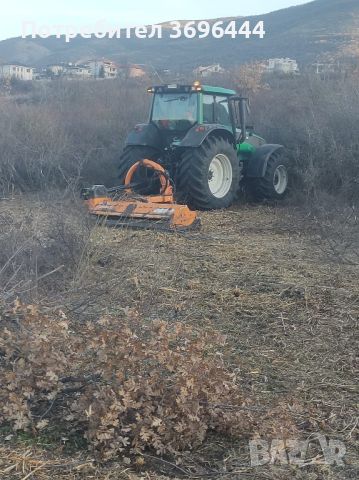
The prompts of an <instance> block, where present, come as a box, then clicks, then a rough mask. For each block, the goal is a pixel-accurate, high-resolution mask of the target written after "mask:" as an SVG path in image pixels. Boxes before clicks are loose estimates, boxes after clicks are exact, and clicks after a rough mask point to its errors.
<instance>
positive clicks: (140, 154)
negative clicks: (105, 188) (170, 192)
mask: <svg viewBox="0 0 359 480" xmlns="http://www.w3.org/2000/svg"><path fill="white" fill-rule="evenodd" d="M146 158H147V159H148V160H154V161H156V160H158V158H159V153H158V151H157V150H155V149H154V148H150V147H142V146H137V145H128V146H127V147H125V149H124V151H123V153H122V155H121V157H120V164H119V176H118V177H119V179H120V182H121V184H124V183H125V178H126V175H127V172H128V171H129V170H130V168H131V167H132V166H133V165H134V164H135V163H137V162H138V161H139V160H144V159H146ZM133 183H134V184H137V186H135V187H134V188H133V190H134V191H135V192H136V193H138V194H141V195H153V194H157V193H158V192H159V189H160V181H159V179H158V176H157V175H156V174H155V172H154V171H153V170H150V169H148V168H146V167H142V168H138V169H137V171H136V172H135V174H134V176H133Z"/></svg>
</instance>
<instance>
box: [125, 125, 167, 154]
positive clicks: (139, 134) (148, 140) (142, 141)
mask: <svg viewBox="0 0 359 480" xmlns="http://www.w3.org/2000/svg"><path fill="white" fill-rule="evenodd" d="M125 145H126V146H127V145H141V146H143V147H154V148H157V149H160V148H161V147H162V141H161V136H160V133H159V131H158V129H157V127H156V126H155V125H153V124H152V123H139V124H138V125H136V126H135V127H134V128H133V130H131V131H130V133H129V134H128V135H127V138H126V142H125Z"/></svg>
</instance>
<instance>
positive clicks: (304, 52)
mask: <svg viewBox="0 0 359 480" xmlns="http://www.w3.org/2000/svg"><path fill="white" fill-rule="evenodd" d="M240 18H241V17H234V18H233V19H238V20H239V19H240ZM246 19H248V20H250V21H251V24H252V25H254V24H255V23H256V22H257V21H259V20H263V21H264V23H265V30H266V32H267V33H266V36H265V38H264V39H263V40H260V39H259V38H258V37H255V38H251V39H248V40H247V39H244V38H243V37H241V38H238V39H232V38H230V37H228V38H223V39H221V40H217V39H214V38H213V37H207V38H204V39H198V38H197V39H193V40H189V39H186V38H184V39H182V38H181V39H178V40H174V39H172V40H170V39H168V38H166V37H168V29H167V28H166V27H167V25H168V24H164V30H165V32H166V33H165V35H164V36H165V38H164V39H156V38H154V39H137V38H131V39H108V38H105V39H96V38H92V39H90V40H89V39H83V38H81V37H78V38H76V39H74V40H72V41H71V42H70V43H66V42H65V39H64V38H61V39H56V38H54V37H51V38H48V39H31V38H27V39H21V38H13V39H9V40H5V41H2V42H0V62H20V63H25V64H31V65H36V66H42V65H46V64H49V63H54V62H60V61H73V62H76V61H84V60H87V59H89V58H92V57H102V56H106V57H108V58H110V59H113V60H115V61H118V62H126V61H130V62H135V63H152V64H153V65H155V66H156V67H159V68H161V67H163V68H171V67H173V66H174V65H176V67H177V68H178V67H180V68H191V67H194V66H197V65H198V64H208V63H213V62H219V63H221V64H223V65H224V66H229V65H231V64H233V63H236V64H239V63H245V62H247V61H251V60H260V59H265V58H270V57H278V56H290V57H292V58H296V59H297V60H298V61H299V62H300V63H302V64H305V63H310V62H312V61H315V60H316V59H318V58H323V57H328V56H329V57H335V56H338V55H341V54H345V55H347V56H350V55H351V54H354V52H355V51H358V43H359V36H358V28H359V2H358V1H357V0H341V1H340V2H338V1H337V0H315V1H313V2H310V3H308V4H305V5H300V6H296V7H290V8H286V9H283V10H279V11H276V12H272V13H269V14H265V15H260V16H253V17H246ZM224 20H225V21H229V20H230V19H224ZM214 21H215V20H213V22H214Z"/></svg>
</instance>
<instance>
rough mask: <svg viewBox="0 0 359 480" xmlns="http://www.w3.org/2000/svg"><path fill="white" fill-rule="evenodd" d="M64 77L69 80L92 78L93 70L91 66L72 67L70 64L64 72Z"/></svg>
mask: <svg viewBox="0 0 359 480" xmlns="http://www.w3.org/2000/svg"><path fill="white" fill-rule="evenodd" d="M63 75H64V76H65V77H67V78H79V79H86V78H91V76H92V73H91V68H90V66H89V65H72V64H69V65H68V66H67V67H66V68H65V70H64V72H63Z"/></svg>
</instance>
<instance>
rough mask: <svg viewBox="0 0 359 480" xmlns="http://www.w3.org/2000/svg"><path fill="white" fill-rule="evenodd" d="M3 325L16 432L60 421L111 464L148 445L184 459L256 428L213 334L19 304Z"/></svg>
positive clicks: (6, 384)
mask: <svg viewBox="0 0 359 480" xmlns="http://www.w3.org/2000/svg"><path fill="white" fill-rule="evenodd" d="M2 323H3V325H4V326H3V327H2V329H1V332H0V381H1V385H2V389H1V391H0V405H1V410H0V422H1V423H5V424H6V423H7V424H9V423H10V424H11V425H12V426H13V428H14V429H25V428H29V427H32V428H36V429H38V430H41V429H43V428H45V427H47V426H51V424H55V425H56V423H58V424H60V422H61V425H62V428H63V429H64V430H65V431H66V430H67V431H74V430H77V431H79V432H82V433H83V434H84V435H85V436H86V438H87V440H88V442H89V445H90V446H91V448H92V449H93V450H94V451H95V452H97V454H98V455H99V456H100V457H101V458H102V459H108V458H113V457H116V456H118V455H119V454H121V455H133V454H137V453H140V452H142V451H143V450H145V449H148V448H149V449H151V450H154V451H155V452H156V453H157V454H163V453H172V454H177V453H178V452H180V451H182V450H184V449H191V448H194V447H196V446H198V445H200V444H201V443H202V442H203V441H204V439H205V438H206V435H207V433H208V432H210V431H219V432H226V433H228V434H232V435H233V434H237V435H238V434H239V433H241V434H243V433H245V432H248V431H249V430H248V429H249V417H248V415H247V413H243V409H242V408H241V407H243V406H244V405H245V404H246V398H245V396H244V395H243V393H242V392H241V389H240V387H239V384H238V379H237V377H236V375H235V374H234V373H233V372H231V371H230V369H229V368H228V367H227V366H226V363H225V361H224V360H223V357H222V355H221V353H220V350H221V344H223V341H224V339H223V338H221V337H220V336H218V335H214V334H213V333H212V332H211V333H209V332H208V333H207V332H206V333H203V332H198V331H195V330H194V329H193V328H189V327H186V326H184V325H182V324H174V325H170V324H168V323H166V322H160V321H154V322H150V323H144V322H143V319H139V318H138V316H137V315H136V313H135V312H127V314H126V315H125V316H124V317H123V318H110V317H104V318H102V319H100V320H99V321H97V322H93V323H92V322H91V323H87V324H86V325H82V326H81V328H80V327H79V326H78V324H76V323H72V322H70V321H69V320H68V319H66V318H65V316H64V314H63V313H62V312H59V313H57V314H51V315H45V314H44V313H42V312H41V311H39V310H38V309H36V308H35V307H34V306H23V305H21V304H20V303H19V302H16V303H15V305H14V306H13V308H12V309H11V310H7V311H3V312H2ZM226 405H227V406H229V408H226ZM236 407H237V408H236ZM58 416H59V417H58Z"/></svg>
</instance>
